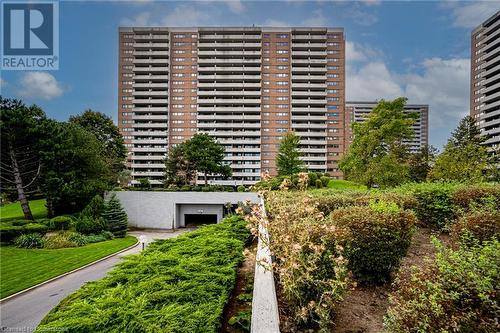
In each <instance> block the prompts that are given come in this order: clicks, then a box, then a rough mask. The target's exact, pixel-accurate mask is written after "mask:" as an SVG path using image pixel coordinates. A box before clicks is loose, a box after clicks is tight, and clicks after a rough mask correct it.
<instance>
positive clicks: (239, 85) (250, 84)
mask: <svg viewBox="0 0 500 333" xmlns="http://www.w3.org/2000/svg"><path fill="white" fill-rule="evenodd" d="M198 88H260V82H230V83H224V82H198ZM233 94H234V92H233Z"/></svg>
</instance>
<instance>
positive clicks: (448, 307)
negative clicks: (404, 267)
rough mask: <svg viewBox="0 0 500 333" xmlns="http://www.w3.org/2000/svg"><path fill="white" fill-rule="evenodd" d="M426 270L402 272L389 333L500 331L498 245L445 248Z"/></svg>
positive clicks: (388, 322) (389, 318)
mask: <svg viewBox="0 0 500 333" xmlns="http://www.w3.org/2000/svg"><path fill="white" fill-rule="evenodd" d="M434 243H435V245H436V246H437V249H438V253H437V256H436V259H435V261H434V262H432V263H430V264H429V265H428V266H427V267H425V268H424V269H421V268H418V269H417V268H416V267H414V268H413V269H412V270H411V271H409V272H402V273H400V274H399V277H398V279H397V280H396V283H395V289H394V290H395V291H394V293H393V294H392V295H391V297H390V307H389V310H388V312H387V314H386V316H385V318H384V326H385V328H386V331H387V332H391V333H403V332H428V333H434V332H436V333H437V332H474V333H483V332H484V333H486V332H498V331H499V324H498V313H499V311H500V304H499V300H498V295H499V292H500V274H499V273H498V263H499V262H500V243H499V242H498V241H497V240H494V241H492V242H489V243H486V245H485V246H476V247H473V248H464V247H462V248H459V249H458V250H452V249H446V248H444V247H443V246H442V245H441V244H440V243H439V242H438V241H436V240H434Z"/></svg>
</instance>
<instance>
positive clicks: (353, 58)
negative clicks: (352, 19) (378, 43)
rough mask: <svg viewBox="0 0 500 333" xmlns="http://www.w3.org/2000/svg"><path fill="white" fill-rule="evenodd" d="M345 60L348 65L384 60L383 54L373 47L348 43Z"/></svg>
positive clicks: (346, 44)
mask: <svg viewBox="0 0 500 333" xmlns="http://www.w3.org/2000/svg"><path fill="white" fill-rule="evenodd" d="M345 58H346V61H347V62H348V63H354V62H360V61H369V60H371V61H374V60H378V59H381V58H383V53H382V51H380V50H377V49H374V48H372V47H369V46H366V45H361V44H358V43H355V42H351V41H346V43H345Z"/></svg>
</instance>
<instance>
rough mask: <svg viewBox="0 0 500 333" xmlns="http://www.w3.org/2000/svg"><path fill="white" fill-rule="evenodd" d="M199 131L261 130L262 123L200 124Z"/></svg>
mask: <svg viewBox="0 0 500 333" xmlns="http://www.w3.org/2000/svg"><path fill="white" fill-rule="evenodd" d="M198 128H199V129H206V128H257V129H259V128H260V123H243V122H240V123H223V122H217V121H214V122H198Z"/></svg>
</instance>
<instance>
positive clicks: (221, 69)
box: [198, 66, 262, 75]
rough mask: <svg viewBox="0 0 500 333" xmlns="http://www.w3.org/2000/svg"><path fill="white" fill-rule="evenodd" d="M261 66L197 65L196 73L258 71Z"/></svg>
mask: <svg viewBox="0 0 500 333" xmlns="http://www.w3.org/2000/svg"><path fill="white" fill-rule="evenodd" d="M261 69H262V68H261V67H260V66H258V67H245V66H238V67H233V66H228V67H220V66H210V67H198V73H199V74H198V75H201V74H200V73H202V72H211V73H213V72H233V73H234V72H236V73H237V72H256V73H260V71H261Z"/></svg>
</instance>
